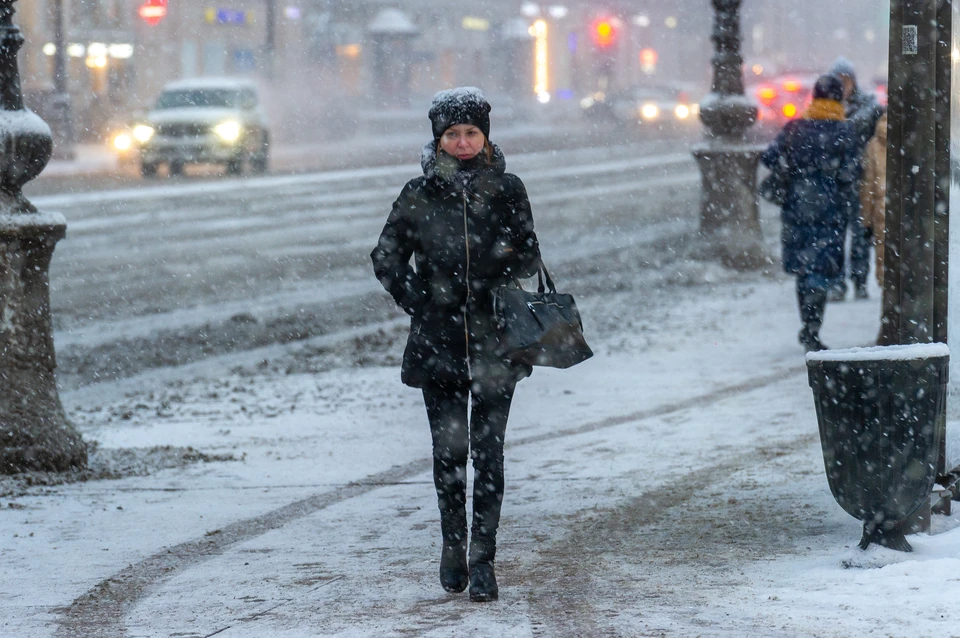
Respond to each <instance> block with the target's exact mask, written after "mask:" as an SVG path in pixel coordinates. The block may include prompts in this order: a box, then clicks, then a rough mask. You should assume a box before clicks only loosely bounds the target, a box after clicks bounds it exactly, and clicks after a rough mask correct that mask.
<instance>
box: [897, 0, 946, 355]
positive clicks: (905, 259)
mask: <svg viewBox="0 0 960 638" xmlns="http://www.w3.org/2000/svg"><path fill="white" fill-rule="evenodd" d="M950 9H951V3H950V0H937V1H936V2H930V1H929V0H892V1H891V4H890V82H889V116H888V119H889V122H888V125H887V126H888V138H887V140H888V141H887V148H888V152H887V192H888V194H889V197H888V206H887V211H886V235H885V246H886V251H885V256H884V300H883V321H882V325H881V338H880V342H881V343H883V344H888V345H889V344H906V343H926V342H931V341H943V342H945V341H946V311H947V301H946V283H947V244H948V241H949V234H948V215H949V192H948V191H949V176H950V171H949V166H950V164H949V162H950V157H949V139H950V136H949V130H950V129H949V125H950V64H951V55H950V46H951V38H950V22H951V19H950V13H949V12H950Z"/></svg>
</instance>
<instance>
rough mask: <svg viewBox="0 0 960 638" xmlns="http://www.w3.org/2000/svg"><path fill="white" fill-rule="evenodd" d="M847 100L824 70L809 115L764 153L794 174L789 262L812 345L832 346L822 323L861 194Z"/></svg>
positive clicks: (784, 235)
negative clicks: (825, 339)
mask: <svg viewBox="0 0 960 638" xmlns="http://www.w3.org/2000/svg"><path fill="white" fill-rule="evenodd" d="M842 100H843V84H842V83H841V81H840V80H839V79H838V78H837V77H835V76H832V75H824V76H821V77H820V78H819V79H818V80H817V82H816V84H815V85H814V88H813V102H812V103H811V104H810V106H809V108H808V109H807V111H806V112H805V113H804V116H803V117H802V118H800V119H797V120H793V121H791V122H788V123H787V124H786V125H785V126H784V127H783V129H782V130H781V131H780V133H779V134H778V135H777V138H776V139H775V140H774V141H773V142H772V143H771V144H770V146H769V147H768V148H767V149H766V151H765V152H764V153H763V156H762V157H761V160H762V161H763V163H764V165H766V166H767V167H768V168H770V169H771V170H779V171H783V172H784V173H785V175H786V176H787V188H786V196H785V199H784V203H783V206H782V209H781V211H782V212H781V221H782V228H781V246H782V249H783V250H782V259H783V268H784V270H785V271H786V272H788V273H790V274H793V275H796V277H797V302H798V305H799V309H800V320H801V322H802V324H803V327H802V328H801V330H800V333H799V335H798V338H799V341H800V343H801V345H802V346H803V347H804V349H805V350H806V351H808V352H810V351H815V350H824V349H826V346H825V345H824V344H823V342H822V341H821V340H820V327H821V325H822V324H823V319H824V312H825V309H826V304H827V293H828V290H829V287H830V285H831V283H832V282H833V281H834V280H835V279H836V278H837V276H838V275H839V273H840V272H841V268H842V265H843V240H844V232H845V230H846V227H847V221H848V219H849V216H850V215H851V211H853V210H855V206H856V204H857V203H858V199H857V198H858V196H859V194H858V192H857V178H858V169H857V150H858V149H857V145H856V140H855V134H854V131H853V129H852V127H851V124H850V123H849V122H848V121H847V120H846V116H845V113H844V107H843V103H842Z"/></svg>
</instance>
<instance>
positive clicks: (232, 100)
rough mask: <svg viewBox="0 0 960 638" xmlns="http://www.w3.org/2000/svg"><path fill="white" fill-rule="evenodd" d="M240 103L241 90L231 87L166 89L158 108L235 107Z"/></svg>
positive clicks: (161, 95)
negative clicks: (231, 88)
mask: <svg viewBox="0 0 960 638" xmlns="http://www.w3.org/2000/svg"><path fill="white" fill-rule="evenodd" d="M239 104H240V92H239V91H235V90H230V89H191V90H182V91H164V92H163V93H161V94H160V97H159V98H158V99H157V105H156V108H158V109H180V108H190V107H197V106H199V107H204V106H212V107H219V108H233V107H235V106H237V105H239Z"/></svg>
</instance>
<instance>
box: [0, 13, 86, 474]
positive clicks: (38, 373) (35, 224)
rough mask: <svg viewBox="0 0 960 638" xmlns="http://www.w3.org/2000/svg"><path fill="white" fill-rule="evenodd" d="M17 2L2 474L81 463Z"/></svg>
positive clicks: (3, 214) (42, 153) (1, 186)
mask: <svg viewBox="0 0 960 638" xmlns="http://www.w3.org/2000/svg"><path fill="white" fill-rule="evenodd" d="M14 2H15V0H0V148H2V149H3V151H2V153H0V473H2V474H13V473H17V472H24V471H28V470H44V471H62V470H66V469H69V468H72V467H82V466H84V465H86V462H87V450H86V445H85V444H84V443H83V440H82V439H81V437H80V435H79V433H78V432H77V431H76V430H75V429H74V428H73V427H72V426H71V425H70V423H69V422H68V421H67V418H66V415H65V413H64V411H63V406H62V405H61V403H60V395H59V393H58V392H57V385H56V380H55V377H54V371H55V369H56V356H55V353H54V347H53V328H52V325H51V321H50V286H49V278H48V277H49V276H48V272H49V268H50V259H51V258H52V257H53V249H54V247H55V246H56V244H57V242H58V241H59V240H60V239H62V238H63V237H64V235H65V234H66V230H67V225H66V221H65V220H64V218H63V216H62V215H59V214H48V213H40V212H38V211H37V209H36V208H35V207H34V206H33V205H32V204H31V203H30V202H29V201H27V199H26V198H25V197H24V196H23V193H22V191H21V188H22V187H23V185H24V184H25V183H26V182H28V181H30V180H31V179H33V178H34V177H36V176H37V175H39V174H40V172H41V171H42V170H43V168H44V167H45V166H46V165H47V161H49V159H50V154H51V151H52V148H51V147H52V139H51V135H50V128H49V127H48V126H47V125H46V124H45V123H44V122H43V120H41V119H40V118H39V117H38V116H37V115H35V114H34V113H31V112H30V111H27V110H26V109H24V107H23V94H22V93H21V91H20V74H19V71H18V70H17V51H18V50H19V49H20V47H21V46H22V45H23V37H22V36H21V35H20V30H19V29H18V28H17V27H16V26H14V25H13V12H14V8H13V4H14Z"/></svg>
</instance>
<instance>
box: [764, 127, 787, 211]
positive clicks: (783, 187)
mask: <svg viewBox="0 0 960 638" xmlns="http://www.w3.org/2000/svg"><path fill="white" fill-rule="evenodd" d="M791 137H792V136H791ZM790 139H791V138H789V137H788V138H787V142H788V145H789V142H790ZM786 150H787V149H786V148H785V149H784V152H782V153H781V154H780V157H778V158H777V164H776V166H774V167H773V169H772V170H771V171H770V174H769V175H767V176H766V177H764V178H763V181H762V182H760V197H762V198H764V199H765V200H767V201H768V202H770V203H771V204H774V205H776V206H780V207H781V208H782V207H783V205H784V204H786V203H787V193H788V192H789V190H790V173H792V172H793V167H792V166H791V163H790V156H789V154H788V153H786V152H785V151H786Z"/></svg>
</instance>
